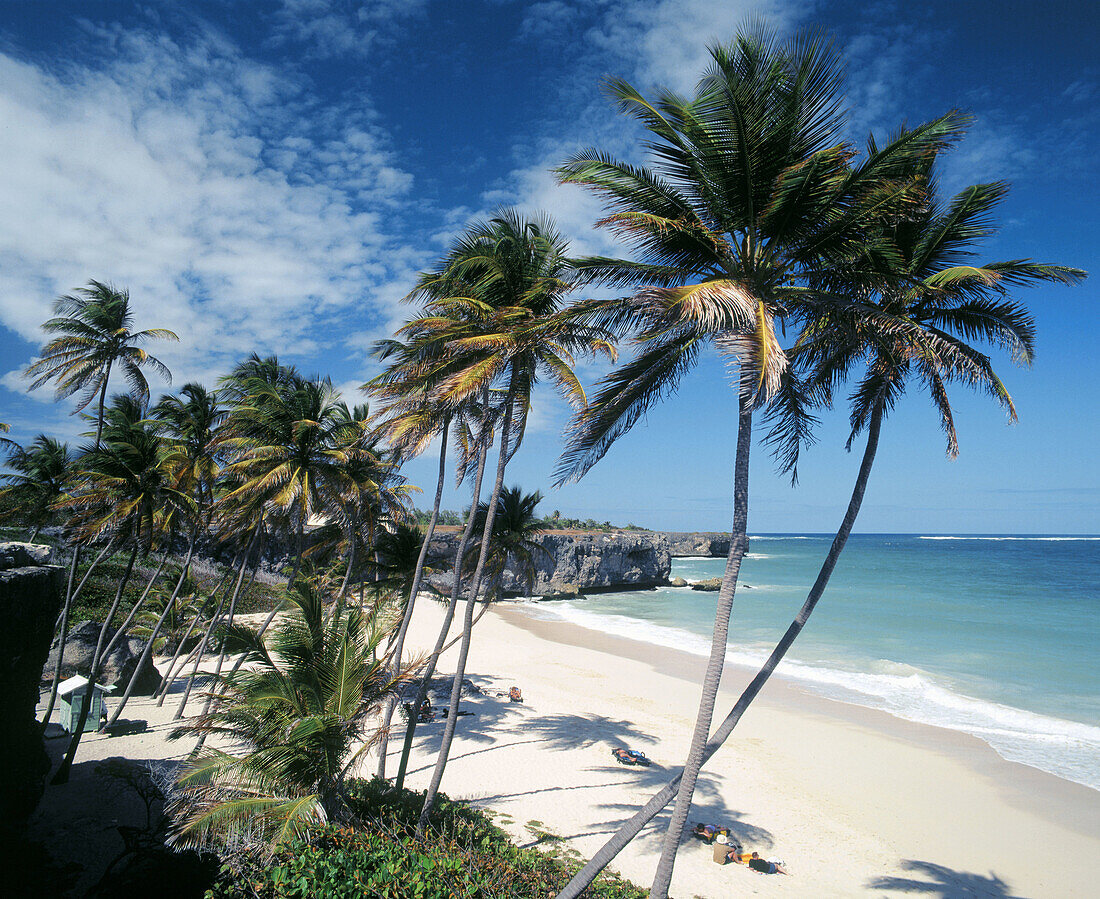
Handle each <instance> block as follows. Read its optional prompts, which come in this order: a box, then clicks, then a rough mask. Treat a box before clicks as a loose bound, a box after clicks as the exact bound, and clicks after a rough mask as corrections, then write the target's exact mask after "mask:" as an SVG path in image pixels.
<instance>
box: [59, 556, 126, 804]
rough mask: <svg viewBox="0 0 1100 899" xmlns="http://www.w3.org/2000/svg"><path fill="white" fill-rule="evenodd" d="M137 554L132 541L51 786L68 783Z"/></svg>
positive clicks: (100, 631) (101, 628)
mask: <svg viewBox="0 0 1100 899" xmlns="http://www.w3.org/2000/svg"><path fill="white" fill-rule="evenodd" d="M137 554H138V542H137V539H136V538H135V539H134V548H133V550H131V552H130V558H129V559H128V560H127V562H126V570H125V571H124V572H123V574H122V579H121V580H120V581H119V582H118V591H117V592H116V593H115V601H114V602H113V603H112V604H111V608H110V611H108V612H107V617H106V618H105V619H104V621H103V626H102V627H100V629H99V639H98V640H97V641H96V647H95V652H94V653H93V654H92V665H91V670H90V671H89V672H88V689H86V690H85V691H84V701H83V702H82V703H80V715H79V716H78V717H77V722H76V730H75V731H74V732H73V735H72V738H71V739H70V740H69V748H68V749H67V750H66V751H65V757H64V758H63V759H62V760H61V765H60V766H59V767H58V769H57V773H56V774H55V775H54V776H53V780H51V781H50V783H52V784H63V783H68V782H69V771H70V770H71V769H72V767H73V760H74V759H75V758H76V751H77V749H79V748H80V739H81V737H83V736H84V725H85V724H87V723H88V712H89V711H90V710H91V707H92V689H93V687H94V685H95V683H96V680H97V679H98V678H99V669H100V666H101V665H102V664H103V657H102V655H101V653H102V651H103V641H104V639H105V638H106V636H107V629H108V628H109V627H110V626H111V621H112V620H113V619H114V617H115V612H117V611H118V607H119V603H121V602H122V593H123V591H124V590H125V589H126V583H127V582H128V581H129V580H130V573H131V572H132V571H133V570H134V561H135V560H136V559H137Z"/></svg>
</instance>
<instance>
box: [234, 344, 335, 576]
mask: <svg viewBox="0 0 1100 899" xmlns="http://www.w3.org/2000/svg"><path fill="white" fill-rule="evenodd" d="M253 362H254V363H256V364H255V365H252V364H251V363H253ZM241 368H242V369H243V371H238V372H234V374H233V375H231V376H230V378H228V379H227V381H226V387H227V388H228V389H229V392H228V396H229V415H228V419H227V422H226V435H227V436H226V437H225V439H224V446H225V450H226V453H227V455H228V461H227V464H226V466H225V472H226V475H227V477H228V478H229V479H230V480H232V481H233V482H234V486H233V487H232V489H229V490H228V491H227V493H226V495H225V496H224V497H223V498H222V501H221V502H222V505H223V506H228V507H238V508H242V509H246V510H255V509H259V508H263V509H265V510H266V512H267V513H268V514H269V515H273V516H275V517H276V519H278V520H283V521H285V522H286V523H287V525H288V526H289V527H290V528H291V529H292V535H290V534H288V536H293V539H294V542H295V550H294V562H293V564H292V568H291V577H292V578H293V575H294V573H295V572H296V571H297V568H298V566H299V565H300V564H301V558H302V552H303V549H304V545H303V540H304V533H305V528H306V525H307V523H308V522H309V520H310V518H311V517H313V516H315V515H317V514H319V513H320V512H321V511H322V510H323V509H324V507H325V495H324V490H325V486H326V483H329V482H333V481H339V480H340V479H341V477H342V472H341V468H342V466H343V465H345V464H346V463H347V460H348V451H347V449H346V448H343V447H341V446H340V431H339V430H338V427H339V426H340V425H341V424H342V423H343V422H344V417H343V416H342V414H341V409H340V403H339V395H338V394H337V392H336V391H335V390H334V389H333V387H332V383H331V382H330V381H329V380H328V379H327V378H322V379H307V378H303V377H302V376H301V375H299V374H298V373H297V372H296V371H295V370H293V369H288V368H286V367H284V366H280V365H279V364H278V362H277V360H274V359H271V360H255V359H254V360H251V361H250V363H246V365H245V366H242V367H241ZM249 514H253V513H249Z"/></svg>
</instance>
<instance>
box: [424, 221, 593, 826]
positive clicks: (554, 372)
mask: <svg viewBox="0 0 1100 899" xmlns="http://www.w3.org/2000/svg"><path fill="white" fill-rule="evenodd" d="M567 252H568V246H567V244H566V243H565V241H564V240H563V239H562V237H561V236H560V234H558V232H557V231H556V230H555V228H554V226H553V224H552V223H551V222H550V220H549V219H548V218H545V217H542V216H538V217H534V218H530V219H525V218H523V217H522V216H521V215H519V214H518V213H516V212H515V211H512V210H501V211H500V212H499V213H498V215H497V217H496V218H494V219H492V220H491V221H490V222H486V223H479V224H476V225H474V226H472V227H471V228H470V229H469V230H468V231H467V232H466V234H465V235H464V236H463V237H461V238H460V239H459V240H458V241H457V243H456V244H455V246H454V247H453V248H452V250H451V252H450V253H449V254H448V256H447V258H446V260H445V262H444V266H443V269H442V271H440V272H439V273H436V274H430V275H428V276H427V278H426V282H427V283H428V284H431V283H433V282H435V281H442V282H445V283H460V284H465V285H468V286H470V287H471V288H472V289H473V295H474V297H475V298H476V299H477V300H480V301H481V303H483V304H485V306H487V307H488V308H489V310H490V314H489V315H487V316H485V317H484V318H483V319H482V320H481V321H480V322H478V324H479V325H480V329H479V330H480V333H474V334H471V335H470V336H468V337H465V336H463V337H460V338H459V339H458V340H456V341H455V343H456V344H457V346H458V348H459V350H460V351H461V350H467V351H472V352H473V354H474V356H473V358H472V359H471V360H469V362H468V363H467V362H466V361H465V360H463V365H462V368H461V369H460V370H459V371H456V372H455V373H454V374H452V375H450V376H449V377H448V378H446V379H445V380H444V381H443V382H442V384H441V391H442V393H443V395H444V398H445V399H446V398H448V397H452V398H453V399H455V400H457V399H460V398H468V397H470V396H471V395H472V394H473V391H474V390H475V389H477V386H478V385H481V389H485V388H487V387H488V385H489V384H490V383H491V382H492V381H494V380H496V379H498V378H500V379H503V381H504V383H506V384H507V388H506V392H505V395H504V411H503V415H502V418H501V424H500V449H499V456H498V460H497V470H496V480H495V482H494V484H493V491H492V494H491V496H490V498H489V502H488V511H487V514H486V516H485V524H484V528H483V531H482V536H481V549H480V553H479V556H478V561H477V567H476V568H475V569H474V574H473V577H472V579H471V581H470V586H469V589H468V592H467V598H466V609H465V615H464V621H463V639H462V644H461V648H460V649H459V656H458V660H457V664H456V671H455V679H454V685H453V687H452V690H451V699H450V708H449V713H448V719H447V722H446V725H445V727H444V731H443V739H442V743H441V746H440V751H439V757H438V758H437V760H436V765H435V770H434V771H433V774H432V779H431V782H430V784H429V786H428V790H427V793H426V796H425V800H424V808H423V810H422V811H421V814H420V820H419V822H418V825H417V832H418V833H423V830H424V827H425V826H426V824H427V821H428V817H429V815H430V814H431V809H432V805H433V804H434V801H435V796H436V794H437V792H438V790H439V784H440V782H441V781H442V778H443V771H444V769H445V767H446V764H447V757H448V754H449V752H450V746H451V741H452V740H453V737H454V729H455V721H456V719H457V712H458V702H459V697H460V695H461V689H462V677H463V674H464V673H465V665H466V658H467V656H468V654H469V645H470V629H471V628H472V626H473V613H474V605H475V603H476V601H477V597H478V593H479V591H480V589H481V584H482V578H483V576H484V572H485V563H486V559H487V557H488V551H489V543H490V539H491V536H492V530H493V519H494V518H495V516H496V510H497V505H498V503H499V501H500V493H501V490H502V488H503V484H504V473H505V469H506V467H507V464H508V460H509V459H510V458H511V457H512V456H513V455H514V453H515V452H516V450H517V449H518V448H519V445H520V443H521V442H522V440H523V434H524V430H525V428H526V426H527V413H528V411H529V409H530V403H531V394H532V391H533V389H534V386H535V384H536V382H537V380H538V378H539V376H540V375H542V376H546V377H549V378H550V380H551V381H552V382H553V383H554V384H555V386H557V388H558V389H559V390H560V391H561V392H562V393H563V394H564V395H565V397H566V398H567V399H568V400H569V401H570V402H571V403H573V404H574V406H578V407H579V406H582V405H583V404H584V403H585V400H586V397H585V393H584V389H583V387H582V386H581V384H580V381H578V380H577V377H576V374H575V373H574V372H573V370H572V367H571V366H572V361H573V354H574V353H577V352H584V353H592V352H604V353H606V354H607V355H609V356H613V355H614V351H613V349H612V345H611V342H610V341H609V340H608V339H607V338H608V336H609V335H608V334H607V332H606V331H605V330H604V329H602V328H600V327H598V326H593V325H589V324H587V323H585V322H582V321H580V320H578V319H577V318H576V317H574V316H572V315H571V314H570V312H569V311H568V310H565V309H564V308H563V301H564V297H565V296H566V295H567V294H568V293H569V292H570V291H571V290H572V289H573V286H574V283H573V280H572V278H573V269H572V265H571V263H570V261H569V259H568V256H567ZM474 508H475V507H472V508H471V513H473V511H474ZM459 559H461V555H460V556H459Z"/></svg>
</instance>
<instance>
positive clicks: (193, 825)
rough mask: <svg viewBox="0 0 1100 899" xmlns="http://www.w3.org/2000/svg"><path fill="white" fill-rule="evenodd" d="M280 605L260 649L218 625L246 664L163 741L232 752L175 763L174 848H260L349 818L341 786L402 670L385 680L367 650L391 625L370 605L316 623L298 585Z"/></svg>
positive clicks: (250, 636)
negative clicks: (205, 743)
mask: <svg viewBox="0 0 1100 899" xmlns="http://www.w3.org/2000/svg"><path fill="white" fill-rule="evenodd" d="M292 602H293V609H292V611H291V613H290V614H289V615H288V616H287V617H286V618H285V619H283V620H282V621H281V622H280V623H279V624H277V625H276V626H275V629H274V634H273V637H272V639H271V640H270V647H269V645H268V644H267V643H265V641H264V640H263V638H262V637H261V636H260V635H259V634H258V633H257V632H255V631H249V630H247V629H245V628H241V627H236V628H232V629H228V630H227V638H228V639H229V641H230V642H231V644H233V647H234V648H235V649H240V650H243V651H244V652H245V653H246V655H247V658H248V659H249V661H250V662H252V663H253V665H252V666H251V667H249V668H242V669H240V670H236V671H233V672H232V673H230V674H229V675H226V676H225V677H223V678H221V679H220V683H219V686H220V688H221V691H220V693H218V695H217V696H216V699H215V701H214V704H213V706H212V707H211V708H210V710H209V711H207V712H206V713H204V714H203V715H201V716H200V717H198V718H197V719H195V720H194V721H193V722H190V723H188V724H187V725H184V726H183V727H181V728H180V730H178V731H176V732H175V733H174V734H173V736H180V735H182V734H184V733H198V734H202V735H206V734H211V733H213V734H220V735H223V736H225V737H227V738H229V740H230V742H231V744H232V745H234V746H236V747H239V748H238V749H237V750H236V754H233V753H231V752H227V751H223V750H218V749H206V750H205V751H204V752H203V753H202V754H200V755H198V756H197V757H193V758H191V759H190V760H189V761H188V762H187V764H186V765H185V767H184V770H183V771H182V773H181V774H180V777H179V780H178V783H179V785H180V787H181V790H180V792H179V794H178V795H177V796H176V798H175V799H174V802H173V808H172V813H173V815H172V816H173V818H174V819H175V829H174V832H173V835H172V841H173V842H174V843H175V844H177V845H182V846H199V847H204V848H205V847H210V846H218V845H225V844H226V843H227V842H228V843H233V842H234V840H235V838H237V837H247V838H250V839H252V840H256V841H258V842H262V843H266V844H268V845H272V844H277V843H279V842H281V841H284V840H287V839H291V838H293V837H294V836H297V835H300V834H301V833H303V832H305V831H307V830H308V829H309V828H310V827H311V826H313V825H316V824H322V823H324V822H326V821H334V822H338V821H342V820H345V819H347V818H348V817H349V809H348V807H347V799H346V795H345V792H344V787H343V783H344V779H345V777H346V776H347V774H348V772H349V771H350V770H351V769H352V768H353V767H354V765H355V763H356V762H357V761H358V760H359V759H360V758H361V757H362V755H363V753H364V752H366V751H367V750H368V749H369V748H370V747H371V746H372V745H373V742H374V739H375V738H376V736H377V733H376V731H375V732H374V733H372V730H371V722H372V720H373V719H374V717H375V714H376V713H377V711H378V708H379V707H380V705H381V702H382V701H383V700H384V699H385V698H386V697H387V696H389V695H390V694H391V693H393V692H395V691H396V690H397V689H399V688H400V687H401V686H402V684H403V683H404V682H405V681H406V680H407V678H408V674H407V673H406V672H404V671H402V672H400V673H399V675H398V677H397V678H393V677H391V676H390V672H389V670H388V659H386V657H385V656H384V655H382V654H380V653H379V649H380V647H381V645H382V643H383V642H384V640H385V637H386V634H387V629H388V628H389V627H392V626H393V624H394V622H393V621H392V620H390V619H388V618H386V616H384V615H379V614H377V613H376V612H377V610H371V611H370V612H368V613H367V614H366V615H364V614H363V612H362V611H361V610H360V609H358V608H355V607H351V608H348V607H346V606H345V605H344V604H343V603H342V602H340V601H338V602H337V606H338V608H337V609H336V612H335V614H333V615H331V616H328V617H327V618H326V616H325V614H324V609H323V605H322V602H321V597H320V595H318V594H317V593H316V592H315V591H314V590H312V589H311V587H310V585H309V584H308V583H305V582H302V581H298V582H296V583H295V586H294V590H293V592H292Z"/></svg>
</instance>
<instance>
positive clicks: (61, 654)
mask: <svg viewBox="0 0 1100 899" xmlns="http://www.w3.org/2000/svg"><path fill="white" fill-rule="evenodd" d="M111 546H112V544H111V542H110V541H108V542H107V546H105V547H103V548H102V549H101V550H100V552H99V555H98V556H97V557H96V558H95V560H92V562H91V564H90V566H88V570H87V571H86V572H84V577H83V578H81V579H80V583H79V584H77V588H76V590H73V581H74V580H76V571H77V568H78V567H79V564H80V547H79V545H77V546H76V547H75V548H74V549H73V563H72V564H70V566H69V577H68V586H67V589H66V590H65V605H64V606H63V607H62V614H61V622H59V624H61V629H62V633H61V637H59V638H58V640H57V665H55V666H54V682H53V683H52V684H51V686H50V699H48V700H47V701H46V711H45V714H43V715H42V730H43V731H44V730H45V728H46V725H47V724H48V723H50V716H51V715H52V714H53V713H54V704H55V703H56V702H57V686H58V684H59V683H61V679H62V662H63V661H64V659H65V644H66V643H67V642H68V621H69V620H68V616H69V610H70V609H72V607H73V603H74V602H75V601H76V599H77V596H79V595H80V591H81V590H83V589H84V585H85V583H87V581H88V578H89V577H90V575H91V572H92V571H95V570H96V567H97V566H98V564H99V563H100V562H101V561H102V560H103V558H105V557H106V556H107V553H108V552H110V551H111Z"/></svg>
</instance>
